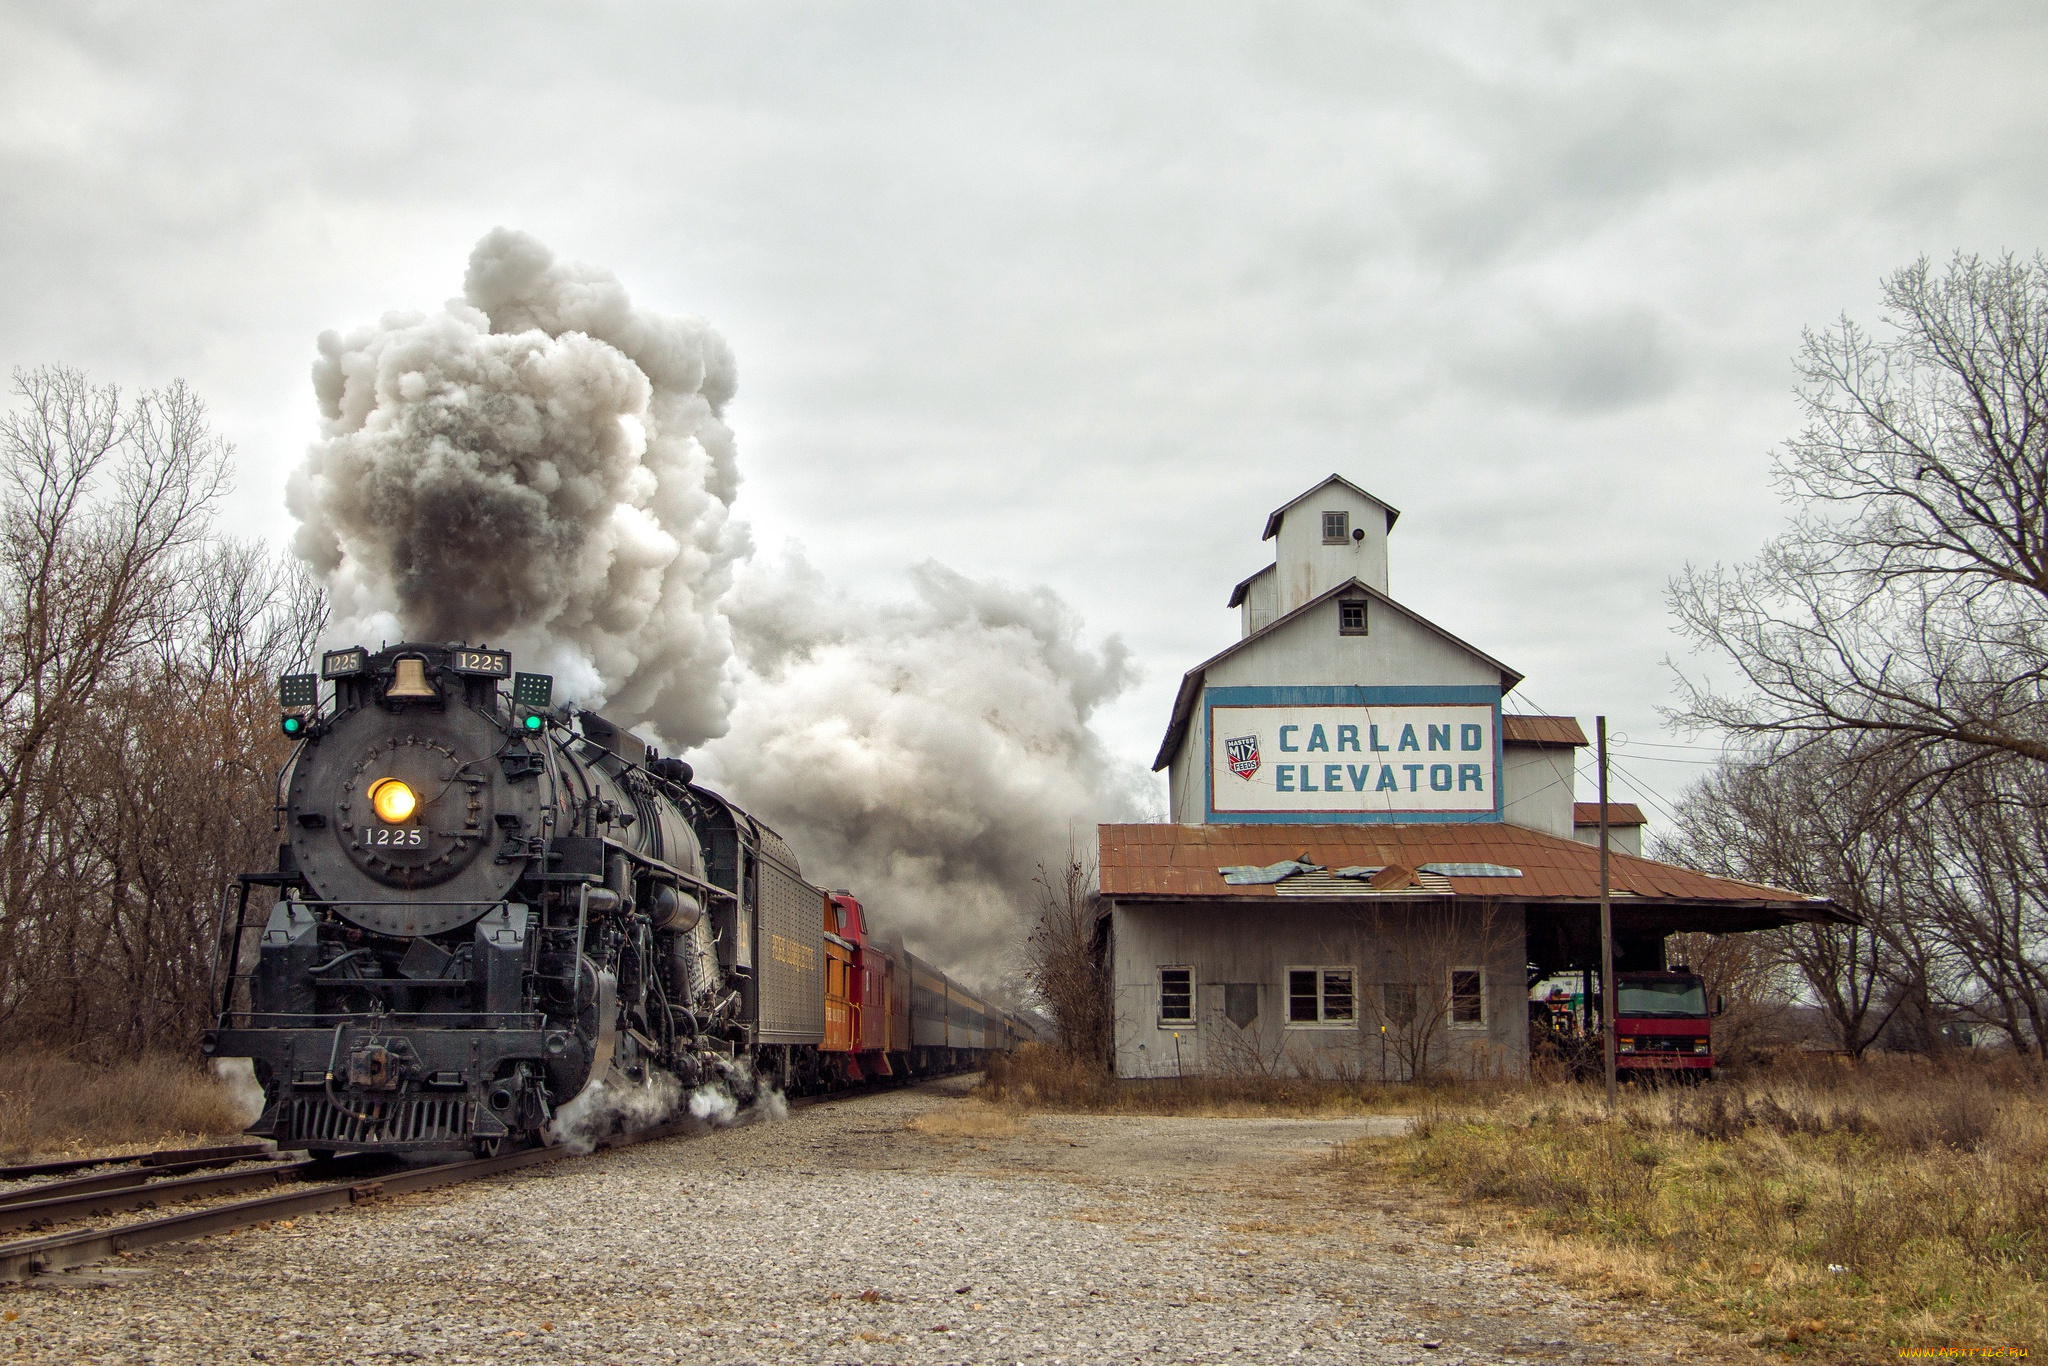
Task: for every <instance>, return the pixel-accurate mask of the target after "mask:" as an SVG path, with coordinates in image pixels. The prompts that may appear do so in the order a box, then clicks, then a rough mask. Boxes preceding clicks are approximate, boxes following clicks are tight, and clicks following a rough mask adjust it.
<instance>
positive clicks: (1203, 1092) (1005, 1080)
mask: <svg viewBox="0 0 2048 1366" xmlns="http://www.w3.org/2000/svg"><path fill="white" fill-rule="evenodd" d="M1470 1093H1472V1092H1471V1088H1470V1086H1469V1085H1467V1086H1460V1085H1458V1084H1457V1083H1450V1082H1446V1083H1445V1084H1444V1085H1443V1087H1441V1088H1432V1087H1427V1086H1418V1085H1408V1086H1377V1085H1361V1084H1359V1083H1357V1082H1345V1081H1334V1080H1325V1079H1319V1078H1313V1077H1278V1076H1263V1075H1249V1076H1220V1077H1218V1076H1203V1077H1185V1078H1165V1079H1161V1080H1156V1081H1118V1080H1117V1079H1116V1078H1114V1077H1112V1076H1110V1075H1109V1073H1108V1072H1107V1071H1106V1070H1105V1069H1104V1068H1103V1067H1102V1066H1101V1065H1100V1064H1098V1063H1095V1062H1092V1061H1090V1060H1088V1059H1085V1058H1079V1057H1075V1056H1074V1055H1072V1054H1070V1053H1065V1052H1062V1051H1060V1050H1059V1049H1056V1048H1048V1047H1045V1046H1043V1045H1038V1044H1027V1045H1026V1046H1024V1047H1023V1048H1021V1049H1019V1050H1017V1052H1016V1053H1014V1054H1012V1055H1009V1056H1007V1057H1004V1056H998V1057H993V1058H991V1059H990V1060H989V1062H988V1063H987V1065H986V1069H985V1070H984V1072H983V1074H982V1080H981V1084H980V1085H979V1086H977V1087H976V1088H975V1090H974V1094H975V1095H976V1096H977V1097H979V1098H980V1099H982V1100H986V1101H990V1102H993V1103H996V1104H1000V1105H1007V1106H1012V1107H1016V1108H1019V1109H1025V1110H1056V1111H1068V1112H1073V1111H1080V1112H1083V1113H1088V1114H1111V1115H1186V1116H1205V1117H1210V1118H1224V1119H1229V1118H1249V1117H1254V1116H1268V1115H1297V1116H1300V1115H1326V1116H1327V1115H1355V1114H1375V1115H1384V1114H1396V1113H1398V1114H1411V1113H1415V1112H1417V1111H1419V1110H1425V1109H1427V1108H1428V1107H1429V1106H1431V1105H1432V1104H1436V1103H1438V1102H1439V1101H1440V1100H1442V1099H1444V1098H1450V1097H1462V1096H1465V1095H1467V1094H1470Z"/></svg>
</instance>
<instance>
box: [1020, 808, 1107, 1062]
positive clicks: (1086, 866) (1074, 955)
mask: <svg viewBox="0 0 2048 1366" xmlns="http://www.w3.org/2000/svg"><path fill="white" fill-rule="evenodd" d="M1033 881H1034V882H1036V883H1037V884H1038V889H1039V897H1038V922H1037V924H1036V925H1034V926H1033V927H1032V930H1031V934H1030V936H1029V938H1028V939H1027V940H1026V941H1025V959H1026V973H1027V975H1028V976H1029V978H1030V981H1031V985H1032V987H1033V988H1034V989H1035V990H1036V992H1037V994H1038V997H1039V999H1040V1000H1041V1001H1043V1002H1044V1003H1045V1010H1046V1013H1047V1014H1048V1015H1049V1016H1050V1017H1051V1019H1052V1026H1053V1032H1054V1033H1055V1034H1056V1035H1057V1036H1058V1040H1059V1046H1060V1047H1061V1048H1063V1049H1065V1050H1066V1051H1067V1052H1069V1053H1071V1054H1073V1055H1074V1056H1076V1057H1081V1058H1087V1059H1090V1060H1100V1061H1104V1062H1106V1061H1107V1060H1108V1057H1109V1046H1110V1031H1111V1022H1110V982H1109V965H1108V963H1107V961H1106V959H1105V955H1104V952H1103V944H1102V941H1101V938H1100V935H1099V921H1100V919H1101V906H1102V899H1101V897H1100V895H1099V894H1098V893H1097V891H1096V879H1095V865H1094V861H1093V860H1092V859H1090V858H1088V857H1087V856H1086V855H1085V854H1082V853H1081V852H1079V851H1078V850H1076V849H1074V848H1071V847H1070V848H1069V849H1068V850H1067V857H1066V861H1065V862H1064V863H1062V864H1061V865H1060V866H1059V867H1058V868H1057V869H1053V870H1048V869H1047V868H1046V867H1045V865H1044V864H1040V865H1039V868H1038V876H1037V877H1036V878H1034V879H1033Z"/></svg>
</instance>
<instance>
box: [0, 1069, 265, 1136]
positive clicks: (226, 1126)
mask: <svg viewBox="0 0 2048 1366" xmlns="http://www.w3.org/2000/svg"><path fill="white" fill-rule="evenodd" d="M249 1118H250V1115H249V1110H248V1105H247V1101H246V1099H245V1098H244V1096H243V1095H242V1093H241V1092H240V1091H238V1089H237V1088H236V1087H234V1086H233V1085H231V1084H230V1083H228V1082H225V1081H222V1080H219V1079H217V1078H215V1077H213V1076H210V1075H208V1074H207V1073H205V1072H202V1071H200V1070H199V1068H198V1067H197V1066H196V1065H195V1064H194V1063H193V1062H192V1061H191V1060H190V1059H186V1058H170V1057H157V1058H139V1059H136V1060H133V1061H129V1062H120V1063H113V1064H108V1065H102V1066H89V1065H87V1064H84V1063H78V1062H74V1061H72V1060H71V1059H69V1058H66V1057H64V1056H63V1055H61V1054H51V1053H17V1054H13V1055H11V1056H6V1057H0V1159H6V1160H10V1161H17V1160H20V1159H22V1158H25V1157H29V1156H65V1155H74V1154H79V1153H88V1152H97V1151H100V1150H102V1149H121V1148H146V1147H158V1146H163V1145H165V1144H170V1143H176V1142H182V1141H186V1140H196V1139H204V1138H218V1137H223V1136H229V1135H234V1134H237V1133H239V1132H240V1131H241V1128H242V1126H243V1125H244V1124H246V1123H248V1122H249Z"/></svg>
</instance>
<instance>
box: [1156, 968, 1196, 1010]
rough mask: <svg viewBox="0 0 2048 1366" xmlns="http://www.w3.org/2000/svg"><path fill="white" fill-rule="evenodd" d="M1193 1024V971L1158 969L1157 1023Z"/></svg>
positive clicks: (1190, 969)
mask: <svg viewBox="0 0 2048 1366" xmlns="http://www.w3.org/2000/svg"><path fill="white" fill-rule="evenodd" d="M1194 1022H1195V970H1194V969H1193V968H1161V969H1159V1023H1161V1024H1193V1023H1194Z"/></svg>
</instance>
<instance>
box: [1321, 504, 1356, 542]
mask: <svg viewBox="0 0 2048 1366" xmlns="http://www.w3.org/2000/svg"><path fill="white" fill-rule="evenodd" d="M1332 517H1334V518H1336V519H1337V534H1336V535H1334V536H1332V535H1331V534H1330V519H1331V518H1332ZM1323 544H1324V545H1350V544H1351V514H1350V513H1349V512H1347V511H1343V510H1341V509H1337V508H1331V509H1329V510H1327V511H1325V512H1324V513H1323Z"/></svg>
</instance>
